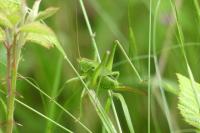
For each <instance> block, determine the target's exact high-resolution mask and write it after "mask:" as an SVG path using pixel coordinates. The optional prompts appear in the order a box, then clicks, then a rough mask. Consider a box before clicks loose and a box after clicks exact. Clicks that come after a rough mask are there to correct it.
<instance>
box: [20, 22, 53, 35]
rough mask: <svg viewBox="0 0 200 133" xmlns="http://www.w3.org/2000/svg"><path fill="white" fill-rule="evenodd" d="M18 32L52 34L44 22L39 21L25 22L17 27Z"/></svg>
mask: <svg viewBox="0 0 200 133" xmlns="http://www.w3.org/2000/svg"><path fill="white" fill-rule="evenodd" d="M19 31H20V32H26V33H35V34H43V35H54V32H53V31H52V30H51V29H50V28H49V27H48V26H46V25H45V24H42V23H40V22H33V23H29V24H26V25H24V26H22V27H20V29H19Z"/></svg>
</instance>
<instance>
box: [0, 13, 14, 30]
mask: <svg viewBox="0 0 200 133" xmlns="http://www.w3.org/2000/svg"><path fill="white" fill-rule="evenodd" d="M0 26H3V27H7V28H12V23H11V22H10V20H9V19H8V18H7V16H6V15H4V14H3V13H1V12H0Z"/></svg>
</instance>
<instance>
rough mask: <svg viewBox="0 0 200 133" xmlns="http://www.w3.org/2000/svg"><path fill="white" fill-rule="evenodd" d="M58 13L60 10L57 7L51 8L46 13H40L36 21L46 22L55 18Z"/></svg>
mask: <svg viewBox="0 0 200 133" xmlns="http://www.w3.org/2000/svg"><path fill="white" fill-rule="evenodd" d="M57 11H58V8H55V7H49V8H47V9H46V10H44V11H41V12H39V14H38V16H37V17H36V20H44V19H47V18H49V17H51V16H53V15H54V14H55V13H56V12H57Z"/></svg>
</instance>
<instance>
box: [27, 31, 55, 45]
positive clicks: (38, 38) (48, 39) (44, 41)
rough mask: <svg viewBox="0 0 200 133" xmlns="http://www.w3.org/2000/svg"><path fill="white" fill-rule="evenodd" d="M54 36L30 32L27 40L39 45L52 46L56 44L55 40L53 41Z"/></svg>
mask: <svg viewBox="0 0 200 133" xmlns="http://www.w3.org/2000/svg"><path fill="white" fill-rule="evenodd" d="M52 37H53V36H47V35H40V34H35V33H29V34H28V35H27V37H26V40H27V41H29V42H33V43H36V44H39V45H42V46H43V47H46V48H51V47H53V46H54V42H53V41H52Z"/></svg>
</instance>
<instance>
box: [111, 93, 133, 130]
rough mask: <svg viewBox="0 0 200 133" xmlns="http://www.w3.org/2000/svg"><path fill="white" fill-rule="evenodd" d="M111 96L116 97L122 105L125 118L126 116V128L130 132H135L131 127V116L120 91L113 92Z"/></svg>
mask: <svg viewBox="0 0 200 133" xmlns="http://www.w3.org/2000/svg"><path fill="white" fill-rule="evenodd" d="M113 96H114V97H116V98H117V99H118V100H119V101H120V102H121V105H122V108H123V111H124V115H125V118H126V122H127V124H128V128H129V130H130V133H135V131H134V128H133V124H132V121H131V116H130V113H129V110H128V106H127V105H126V102H125V100H124V97H123V96H122V95H121V94H120V93H113Z"/></svg>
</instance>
